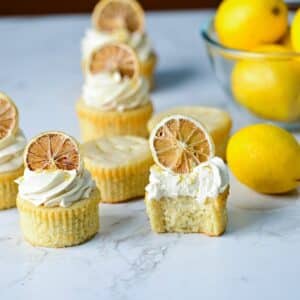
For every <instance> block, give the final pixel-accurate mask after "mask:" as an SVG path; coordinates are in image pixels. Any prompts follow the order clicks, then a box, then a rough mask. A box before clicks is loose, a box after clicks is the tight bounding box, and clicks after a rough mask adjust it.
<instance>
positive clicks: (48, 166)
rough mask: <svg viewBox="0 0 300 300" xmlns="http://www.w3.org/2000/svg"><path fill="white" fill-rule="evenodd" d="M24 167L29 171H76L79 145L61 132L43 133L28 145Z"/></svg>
mask: <svg viewBox="0 0 300 300" xmlns="http://www.w3.org/2000/svg"><path fill="white" fill-rule="evenodd" d="M25 165H26V166H27V168H28V169H29V170H31V171H42V170H57V169H58V170H78V169H79V167H80V155H79V145H78V144H77V142H76V141H75V140H74V139H73V138H71V137H70V136H68V135H66V134H65V133H62V132H45V133H43V134H41V135H39V136H37V137H35V138H34V139H32V140H31V142H30V143H29V144H28V146H27V148H26V150H25Z"/></svg>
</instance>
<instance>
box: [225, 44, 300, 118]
mask: <svg viewBox="0 0 300 300" xmlns="http://www.w3.org/2000/svg"><path fill="white" fill-rule="evenodd" d="M255 50H256V51H258V52H269V53H271V52H272V53H274V54H275V56H276V53H280V52H282V53H284V52H288V51H289V50H288V49H287V48H285V47H283V46H280V45H265V46H260V47H259V48H256V49H255ZM231 86H232V93H233V96H234V98H235V100H236V101H237V102H238V103H240V104H242V105H243V106H245V107H246V108H247V109H248V110H250V111H251V112H252V113H254V114H255V115H257V116H259V117H261V118H265V119H270V120H274V121H280V122H292V121H295V120H297V119H299V118H300V60H299V61H297V60H292V59H290V60H289V59H286V58H282V59H279V58H276V60H274V59H263V58H262V59H257V58H253V59H250V58H249V59H248V60H241V61H239V62H237V64H236V65H235V67H234V69H233V71H232V76H231Z"/></svg>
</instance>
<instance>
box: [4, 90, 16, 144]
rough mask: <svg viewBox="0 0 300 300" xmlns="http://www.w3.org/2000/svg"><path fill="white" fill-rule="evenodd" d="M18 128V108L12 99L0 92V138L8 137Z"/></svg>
mask: <svg viewBox="0 0 300 300" xmlns="http://www.w3.org/2000/svg"><path fill="white" fill-rule="evenodd" d="M18 128H19V119H18V110H17V107H16V106H15V104H14V103H13V101H12V100H11V99H10V98H9V97H8V96H7V95H5V94H3V93H1V92H0V140H2V139H5V138H6V137H9V136H10V135H12V134H13V133H15V132H16V131H17V130H18Z"/></svg>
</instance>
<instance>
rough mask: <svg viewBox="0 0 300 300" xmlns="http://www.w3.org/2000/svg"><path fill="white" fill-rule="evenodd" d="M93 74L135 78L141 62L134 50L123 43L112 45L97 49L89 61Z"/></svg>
mask: <svg viewBox="0 0 300 300" xmlns="http://www.w3.org/2000/svg"><path fill="white" fill-rule="evenodd" d="M88 70H89V72H90V73H92V74H97V73H101V72H109V73H114V72H118V73H119V74H120V75H121V76H122V77H125V76H127V77H129V78H133V77H136V76H137V75H138V74H139V62H138V58H137V56H136V54H135V52H134V50H133V49H131V48H130V47H129V46H127V45H125V44H122V43H112V44H107V45H104V46H102V47H100V48H98V49H96V50H95V51H94V52H93V53H92V55H91V57H90V61H89V65H88Z"/></svg>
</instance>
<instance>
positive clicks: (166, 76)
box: [155, 66, 199, 92]
mask: <svg viewBox="0 0 300 300" xmlns="http://www.w3.org/2000/svg"><path fill="white" fill-rule="evenodd" d="M196 75H199V71H198V70H197V69H196V68H188V67H185V68H183V67H176V66H174V67H173V68H169V69H162V70H158V71H157V72H156V74H155V82H156V84H155V85H156V86H155V91H159V92H161V91H163V90H165V89H170V88H172V87H174V86H176V87H178V86H180V85H182V84H184V83H185V82H187V81H189V80H190V79H191V78H193V77H195V76H196Z"/></svg>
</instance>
